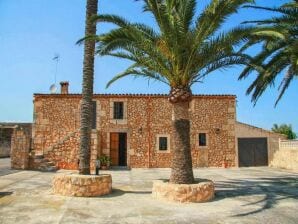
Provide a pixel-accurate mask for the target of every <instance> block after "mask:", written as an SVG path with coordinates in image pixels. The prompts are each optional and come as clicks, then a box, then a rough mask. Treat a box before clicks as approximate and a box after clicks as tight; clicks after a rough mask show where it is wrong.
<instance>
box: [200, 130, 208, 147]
mask: <svg viewBox="0 0 298 224" xmlns="http://www.w3.org/2000/svg"><path fill="white" fill-rule="evenodd" d="M199 146H207V134H206V133H199Z"/></svg>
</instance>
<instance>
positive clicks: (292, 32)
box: [239, 1, 298, 106]
mask: <svg viewBox="0 0 298 224" xmlns="http://www.w3.org/2000/svg"><path fill="white" fill-rule="evenodd" d="M248 7H251V8H255V9H261V10H266V11H271V12H276V13H279V15H277V16H274V17H272V18H270V19H266V20H261V21H249V22H246V23H253V24H256V25H258V26H259V27H258V28H257V29H256V30H253V31H252V32H251V34H250V36H249V40H248V42H247V44H246V45H245V46H244V47H243V48H242V50H246V49H247V48H249V47H251V46H254V45H256V44H260V43H261V44H262V50H261V51H260V52H259V53H258V54H257V55H256V56H255V57H254V59H253V60H252V62H251V64H250V65H248V66H247V67H246V68H245V69H244V70H243V72H242V73H241V74H240V76H239V79H243V78H246V77H248V75H249V74H250V73H251V72H253V71H257V78H256V79H255V80H254V82H253V83H252V84H251V85H250V86H249V88H248V89H247V92H246V93H247V94H251V93H252V101H253V102H254V103H256V102H257V101H258V99H259V97H260V96H261V95H262V94H263V93H264V91H265V90H266V89H267V88H268V87H270V86H272V85H274V83H275V80H276V78H277V77H278V75H279V74H281V73H282V72H283V71H284V77H283V79H282V81H281V83H280V84H279V88H278V90H279V91H280V92H279V95H278V98H277V100H276V102H275V106H276V105H277V104H278V102H279V101H280V99H281V98H282V96H283V95H284V93H285V91H286V89H287V88H288V87H289V85H290V83H291V81H292V80H293V79H294V78H295V77H297V76H298V1H295V2H294V1H293V2H291V3H288V4H285V5H283V6H281V7H279V8H267V7H259V6H248Z"/></svg>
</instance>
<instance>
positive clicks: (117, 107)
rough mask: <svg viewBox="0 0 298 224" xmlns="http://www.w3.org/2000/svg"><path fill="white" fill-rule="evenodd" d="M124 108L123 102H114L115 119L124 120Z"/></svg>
mask: <svg viewBox="0 0 298 224" xmlns="http://www.w3.org/2000/svg"><path fill="white" fill-rule="evenodd" d="M123 112H124V106H123V102H114V115H113V118H114V119H123V118H124V116H123V114H124V113H123Z"/></svg>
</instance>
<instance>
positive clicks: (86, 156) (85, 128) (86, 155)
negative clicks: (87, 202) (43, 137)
mask: <svg viewBox="0 0 298 224" xmlns="http://www.w3.org/2000/svg"><path fill="white" fill-rule="evenodd" d="M97 7H98V0H87V6H86V22H85V36H86V37H88V36H92V35H95V34H96V24H95V23H92V22H91V20H90V18H91V16H92V15H96V14H97ZM94 52H95V41H94V40H86V41H85V47H84V68H83V89H82V102H81V129H80V134H81V137H80V153H79V156H80V163H79V172H80V174H85V175H88V174H90V145H91V130H92V126H91V120H92V114H91V111H92V109H91V108H92V96H93V80H94Z"/></svg>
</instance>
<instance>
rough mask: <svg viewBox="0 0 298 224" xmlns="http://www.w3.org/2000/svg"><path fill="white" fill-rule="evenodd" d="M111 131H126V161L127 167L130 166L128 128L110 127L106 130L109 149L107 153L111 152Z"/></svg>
mask: <svg viewBox="0 0 298 224" xmlns="http://www.w3.org/2000/svg"><path fill="white" fill-rule="evenodd" d="M111 133H126V163H127V167H128V168H130V156H129V155H130V153H129V152H130V137H129V136H130V130H129V129H128V128H110V129H108V132H107V146H108V149H109V155H110V153H111V144H110V141H111Z"/></svg>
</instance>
